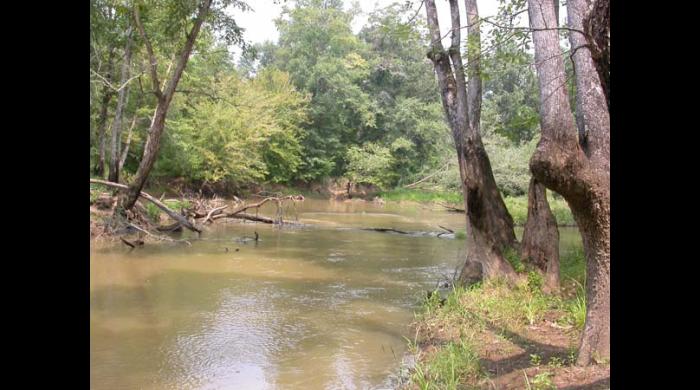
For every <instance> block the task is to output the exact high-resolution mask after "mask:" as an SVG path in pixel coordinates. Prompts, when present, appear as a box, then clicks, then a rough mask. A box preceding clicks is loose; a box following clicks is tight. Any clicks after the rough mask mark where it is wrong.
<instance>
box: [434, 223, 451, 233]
mask: <svg viewBox="0 0 700 390" xmlns="http://www.w3.org/2000/svg"><path fill="white" fill-rule="evenodd" d="M438 227H439V228H440V229H442V230H446V231H448V232H450V233H454V232H455V231H454V230H452V229H448V228H446V227H444V226H441V225H438Z"/></svg>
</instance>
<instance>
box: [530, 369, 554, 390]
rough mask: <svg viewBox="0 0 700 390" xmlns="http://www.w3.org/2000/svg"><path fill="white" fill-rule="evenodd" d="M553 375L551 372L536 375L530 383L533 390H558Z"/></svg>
mask: <svg viewBox="0 0 700 390" xmlns="http://www.w3.org/2000/svg"><path fill="white" fill-rule="evenodd" d="M551 377H552V374H551V373H550V372H546V371H545V372H541V373H539V374H537V375H535V377H534V378H532V380H531V381H530V384H531V387H530V388H531V389H532V390H556V388H557V387H556V386H555V385H554V383H553V382H552V378H551Z"/></svg>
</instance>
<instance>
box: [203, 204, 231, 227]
mask: <svg viewBox="0 0 700 390" xmlns="http://www.w3.org/2000/svg"><path fill="white" fill-rule="evenodd" d="M227 207H228V205H226V206H221V207H217V208H214V209H211V211H209V213H208V214H207V217H206V218H205V219H204V222H203V223H207V221H212V222H214V221H213V220H212V219H210V218H211V216H212V215H214V213H217V214H218V213H220V212H221V210H223V209H225V208H227Z"/></svg>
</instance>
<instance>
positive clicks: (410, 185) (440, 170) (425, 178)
mask: <svg viewBox="0 0 700 390" xmlns="http://www.w3.org/2000/svg"><path fill="white" fill-rule="evenodd" d="M449 166H450V162H448V163H447V164H445V165H444V166H442V167H441V168H440V169H438V170H437V171H435V172H433V173H431V174H430V175H428V176H426V177H424V178H422V179H420V180H418V181H417V182H415V183H411V184H407V185H405V186H403V188H411V187H414V186H416V185H418V184H420V183H422V182H424V181H426V180H428V179H430V178H431V177H433V176H435V175H437V174H438V173H440V172H442V171H443V170H444V169H445V168H447V167H449Z"/></svg>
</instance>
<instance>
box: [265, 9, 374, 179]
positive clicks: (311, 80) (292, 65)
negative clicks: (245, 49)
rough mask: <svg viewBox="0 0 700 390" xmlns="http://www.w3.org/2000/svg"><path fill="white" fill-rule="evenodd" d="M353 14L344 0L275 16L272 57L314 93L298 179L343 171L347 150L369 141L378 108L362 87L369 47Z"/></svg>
mask: <svg viewBox="0 0 700 390" xmlns="http://www.w3.org/2000/svg"><path fill="white" fill-rule="evenodd" d="M354 16H355V15H354V12H353V11H352V10H351V11H345V10H343V7H342V1H321V0H304V1H298V2H296V5H295V7H294V8H293V9H285V10H284V12H283V15H282V17H281V18H279V19H277V20H276V24H277V29H278V30H279V33H280V36H279V44H278V45H277V48H276V49H275V50H274V54H272V55H270V53H267V56H268V59H266V62H267V61H269V57H272V60H273V64H274V66H275V67H277V68H279V69H281V70H283V71H285V72H287V73H289V74H290V76H291V77H292V80H293V82H294V85H295V86H296V88H297V89H298V90H300V91H306V92H309V93H310V94H311V105H310V123H309V125H308V126H307V128H306V133H307V135H306V137H305V138H304V141H303V146H304V157H303V161H302V166H301V168H300V175H299V176H300V179H302V180H305V181H310V180H317V179H321V178H324V177H328V176H341V175H342V174H344V173H345V165H346V162H347V161H346V153H345V152H346V150H347V147H348V146H350V145H359V144H362V143H363V142H364V141H367V140H369V139H371V137H372V135H373V131H374V130H376V128H377V123H376V116H377V111H378V110H377V106H376V103H375V101H374V99H373V97H372V96H371V95H370V94H369V93H367V91H365V90H364V88H363V82H364V81H365V80H367V79H368V76H369V73H370V63H369V62H368V58H367V47H366V45H365V44H364V42H363V41H361V40H360V39H358V37H357V36H355V35H354V34H353V33H352V28H351V22H352V19H353V17H354Z"/></svg>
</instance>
